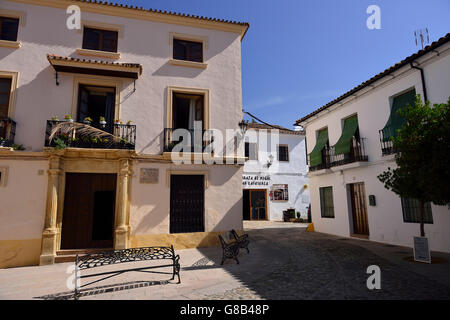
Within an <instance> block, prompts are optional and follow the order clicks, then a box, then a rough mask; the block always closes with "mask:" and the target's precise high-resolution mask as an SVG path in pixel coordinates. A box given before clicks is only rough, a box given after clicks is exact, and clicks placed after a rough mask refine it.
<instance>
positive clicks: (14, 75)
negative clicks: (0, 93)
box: [0, 71, 19, 118]
mask: <svg viewBox="0 0 450 320" xmlns="http://www.w3.org/2000/svg"><path fill="white" fill-rule="evenodd" d="M0 78H3V79H11V87H10V94H9V105H8V118H14V111H15V106H16V92H17V84H18V79H19V73H18V72H10V71H0Z"/></svg>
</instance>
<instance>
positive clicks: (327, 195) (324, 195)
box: [319, 187, 334, 218]
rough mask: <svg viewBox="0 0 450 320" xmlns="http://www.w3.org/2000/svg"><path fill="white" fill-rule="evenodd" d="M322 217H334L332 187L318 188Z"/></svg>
mask: <svg viewBox="0 0 450 320" xmlns="http://www.w3.org/2000/svg"><path fill="white" fill-rule="evenodd" d="M319 192H320V214H321V216H322V218H334V203H333V187H323V188H319Z"/></svg>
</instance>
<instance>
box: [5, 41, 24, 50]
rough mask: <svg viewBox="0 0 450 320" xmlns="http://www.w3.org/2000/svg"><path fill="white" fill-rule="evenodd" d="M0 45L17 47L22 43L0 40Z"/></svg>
mask: <svg viewBox="0 0 450 320" xmlns="http://www.w3.org/2000/svg"><path fill="white" fill-rule="evenodd" d="M0 47H6V48H13V49H19V48H20V47H22V44H21V43H20V42H19V41H9V40H0Z"/></svg>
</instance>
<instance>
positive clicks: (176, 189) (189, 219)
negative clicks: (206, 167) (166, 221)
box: [170, 175, 205, 233]
mask: <svg viewBox="0 0 450 320" xmlns="http://www.w3.org/2000/svg"><path fill="white" fill-rule="evenodd" d="M204 187H205V186H204V176H202V175H171V177H170V233H186V232H204V231H205V222H204V221H205V218H204V202H205V191H204V190H205V188H204Z"/></svg>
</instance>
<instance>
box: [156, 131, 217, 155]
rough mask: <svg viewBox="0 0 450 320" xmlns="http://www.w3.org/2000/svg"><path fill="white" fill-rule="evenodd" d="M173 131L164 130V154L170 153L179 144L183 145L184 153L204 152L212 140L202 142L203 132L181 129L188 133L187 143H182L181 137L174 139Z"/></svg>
mask: <svg viewBox="0 0 450 320" xmlns="http://www.w3.org/2000/svg"><path fill="white" fill-rule="evenodd" d="M175 130H176V129H172V128H165V129H164V148H163V151H164V152H172V149H173V148H174V147H175V146H176V145H178V144H179V143H181V144H183V151H184V152H186V151H187V152H204V150H205V148H206V147H207V146H208V145H209V144H210V143H211V142H212V141H213V140H214V139H213V137H211V138H210V139H208V140H209V141H204V139H203V136H204V133H205V130H194V129H181V130H186V131H187V132H189V141H186V142H184V141H183V138H182V137H180V138H174V131H175ZM197 135H198V137H197Z"/></svg>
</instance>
